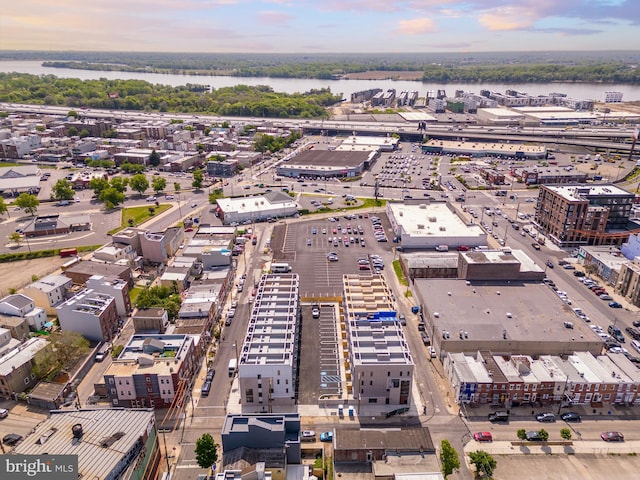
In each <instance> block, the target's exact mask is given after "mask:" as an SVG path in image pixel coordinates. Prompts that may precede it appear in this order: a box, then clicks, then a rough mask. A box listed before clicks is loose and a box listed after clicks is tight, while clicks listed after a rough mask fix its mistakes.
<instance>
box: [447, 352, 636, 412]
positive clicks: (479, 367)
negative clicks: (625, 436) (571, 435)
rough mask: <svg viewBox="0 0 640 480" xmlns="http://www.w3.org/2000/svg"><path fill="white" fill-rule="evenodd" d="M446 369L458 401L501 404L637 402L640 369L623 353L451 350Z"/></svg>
mask: <svg viewBox="0 0 640 480" xmlns="http://www.w3.org/2000/svg"><path fill="white" fill-rule="evenodd" d="M444 368H445V373H446V375H447V377H448V378H449V380H450V382H451V385H452V387H453V390H454V392H455V397H454V398H455V401H456V403H458V404H467V405H472V406H473V405H485V404H490V405H493V406H501V407H504V408H511V407H515V406H519V405H541V406H542V405H548V404H552V403H555V404H558V403H559V404H560V405H561V406H565V407H568V406H572V405H583V406H587V407H591V408H606V407H607V406H608V405H612V404H617V405H638V404H640V397H639V396H638V387H639V386H640V370H638V369H637V368H636V367H635V365H634V364H633V363H632V362H631V361H630V360H629V359H628V358H627V357H625V356H624V355H621V354H611V353H608V354H606V355H602V356H598V357H595V356H593V355H592V354H591V353H589V352H574V353H573V354H572V355H569V356H568V357H567V358H566V359H563V358H561V357H558V356H552V355H542V356H540V358H538V359H537V360H534V359H533V358H531V357H529V356H526V355H513V356H511V357H502V356H496V355H491V353H490V352H486V351H483V352H478V353H477V354H476V355H475V356H469V355H465V354H463V353H449V354H447V356H446V357H445V359H444Z"/></svg>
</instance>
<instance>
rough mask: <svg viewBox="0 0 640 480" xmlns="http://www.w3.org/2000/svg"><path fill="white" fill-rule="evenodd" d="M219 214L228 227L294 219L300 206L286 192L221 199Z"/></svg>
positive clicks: (219, 201) (218, 200)
mask: <svg viewBox="0 0 640 480" xmlns="http://www.w3.org/2000/svg"><path fill="white" fill-rule="evenodd" d="M216 203H217V205H218V207H217V213H218V215H219V216H220V220H222V222H223V223H224V224H226V225H229V224H231V223H243V222H263V221H265V220H267V219H268V218H276V217H282V218H284V217H292V216H293V215H295V214H296V213H298V204H297V203H296V202H295V201H294V200H293V199H292V198H291V197H290V196H289V195H288V194H286V193H284V192H270V193H267V194H265V195H258V196H253V197H237V198H219V199H217V200H216Z"/></svg>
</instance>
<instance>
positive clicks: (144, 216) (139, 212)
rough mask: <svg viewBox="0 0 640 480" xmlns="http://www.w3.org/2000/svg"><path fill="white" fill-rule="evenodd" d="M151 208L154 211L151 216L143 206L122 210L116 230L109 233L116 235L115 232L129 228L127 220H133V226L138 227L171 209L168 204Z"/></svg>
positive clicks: (147, 208) (146, 207)
mask: <svg viewBox="0 0 640 480" xmlns="http://www.w3.org/2000/svg"><path fill="white" fill-rule="evenodd" d="M153 208H154V209H155V211H154V213H153V215H151V213H149V207H148V206H146V205H143V206H140V207H127V208H123V209H122V217H121V218H120V226H119V227H117V228H114V229H113V230H110V231H109V233H110V234H113V233H116V232H118V231H120V230H122V229H123V228H125V227H128V226H129V219H132V220H133V225H134V226H136V225H140V224H141V223H144V222H146V221H147V220H149V219H150V218H152V217H155V216H156V215H159V214H161V213H162V212H164V211H165V210H169V209H170V208H171V205H170V204H168V203H161V204H160V205H159V206H157V207H156V206H155V205H153Z"/></svg>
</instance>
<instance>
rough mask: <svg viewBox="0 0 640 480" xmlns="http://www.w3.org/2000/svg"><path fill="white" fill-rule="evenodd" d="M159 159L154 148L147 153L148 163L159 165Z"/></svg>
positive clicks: (154, 165)
mask: <svg viewBox="0 0 640 480" xmlns="http://www.w3.org/2000/svg"><path fill="white" fill-rule="evenodd" d="M160 160H161V157H160V154H159V153H158V152H156V151H155V149H154V150H152V151H151V154H149V165H151V166H153V167H157V166H158V165H160Z"/></svg>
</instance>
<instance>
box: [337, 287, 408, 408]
mask: <svg viewBox="0 0 640 480" xmlns="http://www.w3.org/2000/svg"><path fill="white" fill-rule="evenodd" d="M342 283H343V301H344V323H345V326H346V334H347V344H348V349H349V351H348V354H347V361H346V362H345V370H346V371H348V372H350V376H351V378H352V382H353V384H352V391H353V396H354V398H355V399H357V400H358V403H359V404H362V403H369V404H384V405H410V404H411V387H412V381H413V380H412V379H413V369H414V366H415V365H414V362H413V358H412V356H411V352H410V351H409V345H408V344H407V341H406V339H405V337H404V333H403V331H402V326H401V324H400V322H399V321H397V319H396V307H395V300H394V296H393V293H392V291H391V289H390V288H389V286H388V285H387V283H386V281H385V279H384V277H383V276H382V275H344V276H343V277H342Z"/></svg>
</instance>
